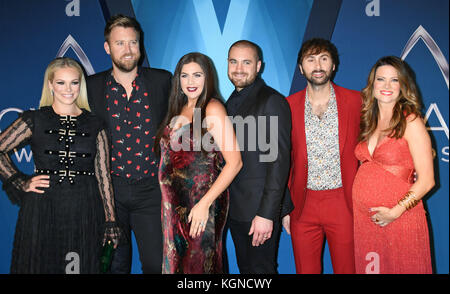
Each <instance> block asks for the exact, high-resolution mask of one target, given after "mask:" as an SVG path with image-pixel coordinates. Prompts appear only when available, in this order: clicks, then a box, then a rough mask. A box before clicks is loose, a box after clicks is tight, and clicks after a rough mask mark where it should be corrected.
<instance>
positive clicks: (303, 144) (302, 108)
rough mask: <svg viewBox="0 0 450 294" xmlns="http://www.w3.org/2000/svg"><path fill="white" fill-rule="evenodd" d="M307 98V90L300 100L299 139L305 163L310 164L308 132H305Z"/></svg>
mask: <svg viewBox="0 0 450 294" xmlns="http://www.w3.org/2000/svg"><path fill="white" fill-rule="evenodd" d="M305 98H306V90H305V91H304V92H302V93H301V95H300V99H299V105H298V106H299V110H300V111H299V114H300V117H299V119H300V120H299V121H300V125H299V129H298V132H299V134H298V135H299V138H300V140H299V141H300V149H301V150H303V152H302V155H303V157H304V159H305V162H308V152H307V150H306V131H305Z"/></svg>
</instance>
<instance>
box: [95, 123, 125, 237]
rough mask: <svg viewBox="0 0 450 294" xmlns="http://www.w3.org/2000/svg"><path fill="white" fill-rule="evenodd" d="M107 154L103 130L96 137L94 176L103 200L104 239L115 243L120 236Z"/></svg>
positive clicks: (107, 148) (105, 137)
mask: <svg viewBox="0 0 450 294" xmlns="http://www.w3.org/2000/svg"><path fill="white" fill-rule="evenodd" d="M109 152H110V150H109V140H108V136H107V134H106V131H105V130H104V129H103V130H101V131H100V132H99V133H98V135H97V155H96V156H95V176H96V177H97V181H98V186H99V190H100V195H101V197H102V200H103V208H104V210H105V218H106V231H105V239H106V238H108V237H109V238H111V239H113V240H114V241H117V240H118V238H119V235H120V234H119V229H118V226H117V225H116V215H115V207H114V190H113V187H112V181H111V173H110V164H109V160H110V157H109V156H110V154H109ZM116 244H117V243H116Z"/></svg>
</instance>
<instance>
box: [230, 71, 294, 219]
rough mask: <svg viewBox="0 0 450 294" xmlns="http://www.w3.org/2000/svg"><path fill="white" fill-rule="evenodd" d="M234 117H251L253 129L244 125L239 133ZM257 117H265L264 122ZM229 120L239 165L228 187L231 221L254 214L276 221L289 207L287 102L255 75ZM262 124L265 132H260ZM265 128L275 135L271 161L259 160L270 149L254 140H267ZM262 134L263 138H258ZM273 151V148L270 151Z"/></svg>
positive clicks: (289, 119)
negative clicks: (238, 149)
mask: <svg viewBox="0 0 450 294" xmlns="http://www.w3.org/2000/svg"><path fill="white" fill-rule="evenodd" d="M237 116H242V117H243V118H244V119H245V118H246V117H249V116H250V117H254V118H255V120H254V121H255V122H256V129H255V131H251V130H250V129H248V128H245V132H244V135H243V136H242V134H240V131H239V130H238V127H237V125H236V121H237V118H236V117H237ZM271 116H274V117H277V118H278V127H277V126H276V125H275V124H271V121H270V117H271ZM261 117H265V118H266V121H265V123H264V121H263V120H261ZM258 118H259V119H258ZM233 123H234V126H235V130H236V137H237V139H238V141H239V146H240V147H241V156H242V163H243V166H242V169H241V170H240V172H239V173H238V175H237V176H236V177H235V179H234V180H233V182H232V183H231V185H230V187H229V190H230V213H229V216H230V218H231V219H233V220H237V221H246V222H247V221H248V222H249V221H252V219H253V218H254V217H255V216H256V215H258V216H261V217H264V218H267V219H271V220H274V221H276V220H279V219H280V217H282V216H284V215H286V214H288V213H289V212H290V211H291V210H292V209H293V205H292V202H291V199H290V195H289V192H288V191H289V190H288V189H287V188H286V185H287V181H288V176H289V168H290V157H291V153H290V152H291V112H290V109H289V105H288V103H287V101H286V99H285V98H284V96H283V95H281V94H280V93H278V92H277V91H276V90H274V89H272V88H271V87H269V86H267V85H266V84H265V83H264V81H263V80H262V79H260V78H258V79H257V80H256V81H255V85H254V87H253V89H252V90H251V92H250V93H249V95H248V97H247V98H245V100H244V101H243V102H242V104H241V105H240V106H239V109H238V111H237V114H236V115H235V116H234V118H233ZM264 127H265V130H266V132H264V131H263V130H264ZM269 130H272V133H273V134H275V133H276V134H277V135H278V138H277V139H278V140H277V142H272V143H273V144H272V145H274V146H273V147H271V148H275V149H276V148H277V149H278V153H277V154H276V153H275V157H274V161H271V162H261V155H262V156H264V155H265V156H267V155H268V154H269V153H270V149H269V150H266V151H262V150H261V147H264V146H262V145H261V144H259V143H258V142H259V141H263V142H267V143H269V142H270V131H269ZM255 132H256V135H255V134H254V133H255ZM273 134H272V135H273ZM262 135H263V136H265V137H261V138H260V136H262ZM252 137H253V138H256V151H252V150H250V149H253V148H251V144H250V145H249V139H252ZM274 139H275V137H274ZM253 145H255V143H253ZM253 150H255V149H253ZM273 153H274V150H272V154H273ZM285 193H286V197H285Z"/></svg>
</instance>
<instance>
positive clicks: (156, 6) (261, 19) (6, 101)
mask: <svg viewBox="0 0 450 294" xmlns="http://www.w3.org/2000/svg"><path fill="white" fill-rule="evenodd" d="M448 5H449V2H448V1H447V0H430V1H426V2H423V1H420V0H397V1H382V0H373V1H369V0H367V1H366V0H345V1H335V0H333V1H332V0H329V1H319V0H316V1H313V0H277V1H275V0H131V1H114V0H98V1H97V0H41V1H33V0H17V1H8V0H0V33H1V35H2V37H3V41H2V46H1V47H0V53H1V55H0V56H3V60H2V61H3V63H2V66H1V67H0V81H1V86H2V96H1V99H0V130H2V129H4V128H5V127H7V126H8V125H9V124H10V123H11V122H12V121H13V120H14V119H15V118H17V112H20V111H22V110H26V109H30V108H36V107H37V105H38V102H39V97H40V91H41V88H42V79H43V75H44V71H45V68H46V66H47V64H48V62H49V61H50V60H51V59H53V58H54V57H56V55H57V54H58V53H59V54H60V55H61V54H64V55H66V56H70V57H74V58H76V59H78V60H80V61H82V63H83V65H84V66H85V68H86V70H87V71H88V72H89V73H92V72H99V71H102V70H105V69H107V68H109V67H110V66H111V62H110V59H109V56H108V55H106V53H105V52H104V50H103V28H104V25H105V18H106V19H107V18H108V17H109V16H110V15H113V14H116V13H119V12H122V13H125V14H128V15H134V16H136V18H137V19H138V20H139V22H140V23H141V25H142V27H143V30H144V32H145V36H144V46H145V51H146V54H147V60H146V63H147V62H148V63H149V64H150V65H151V66H152V67H158V68H164V69H166V70H169V71H171V72H173V71H174V69H175V65H176V63H177V62H178V60H179V58H180V57H181V56H182V55H184V54H186V53H188V52H192V51H198V52H202V53H204V54H207V55H208V56H210V57H211V59H212V60H213V61H214V64H215V67H216V70H217V73H218V78H219V87H220V92H221V95H222V96H223V97H224V99H225V100H226V99H227V98H228V96H229V95H230V93H231V92H232V90H233V86H232V84H231V83H230V82H229V80H228V78H227V75H226V72H227V69H226V67H227V61H226V57H227V51H228V48H229V46H230V45H231V44H232V43H233V42H234V41H236V40H239V39H249V40H251V41H254V42H256V43H257V44H259V45H260V47H261V48H262V50H263V54H264V62H265V70H264V72H263V74H262V77H263V78H264V79H265V81H266V82H267V83H268V84H269V85H271V86H272V87H274V88H275V89H277V90H278V91H280V92H281V93H282V94H284V95H286V96H287V95H289V94H291V93H293V92H295V91H297V90H300V89H302V88H303V87H304V86H305V82H304V80H303V79H302V77H301V76H300V75H299V73H298V69H297V66H296V59H297V53H298V50H299V49H300V46H301V44H302V42H303V40H304V39H308V38H310V37H313V36H320V37H325V38H330V39H331V40H332V42H334V43H335V44H336V46H337V48H338V50H339V52H340V58H341V66H340V68H339V71H338V73H337V75H336V78H335V82H336V83H337V84H339V85H341V86H344V87H347V88H352V89H356V90H360V89H362V88H363V86H364V85H365V82H366V78H367V75H368V72H369V70H370V68H371V66H372V65H373V64H374V63H375V61H376V60H377V59H378V58H379V57H381V56H384V55H397V56H402V57H403V58H405V60H406V61H407V62H408V63H409V64H410V65H411V67H412V68H413V69H414V71H415V73H416V78H417V82H418V84H419V87H420V90H421V93H422V96H423V102H424V109H423V113H424V115H425V117H426V119H427V121H428V126H429V129H430V134H431V136H432V138H433V144H434V146H433V147H434V149H435V150H436V153H437V156H436V160H435V166H436V182H437V186H436V188H435V189H434V190H433V191H432V193H430V194H429V196H428V197H427V198H426V199H427V200H426V206H427V209H428V212H429V214H428V215H429V222H430V229H431V230H430V231H431V237H432V247H433V249H434V250H433V252H434V258H433V260H434V262H435V272H437V273H448V272H449V266H448V264H449V256H448V252H449V240H448V236H449V226H448V225H449V205H448V196H449V184H448V171H449V167H448V159H449V158H448V154H449V144H448V142H449V133H448V121H449V118H448V100H449V95H448V93H449V92H448V89H449V88H448V35H449V34H448V33H449V32H448V27H449V26H448V25H449V24H448V19H449V17H448V16H449V15H448ZM63 44H64V45H65V46H64V45H63ZM64 49H67V50H64ZM13 160H14V162H15V163H16V164H17V165H18V167H19V168H20V169H22V170H23V171H25V172H28V173H31V172H32V170H33V160H32V154H31V151H30V149H29V148H28V147H27V148H25V149H21V150H17V152H16V153H14V154H13ZM17 211H18V208H17V207H15V206H13V205H11V204H10V203H9V201H8V200H7V198H6V195H4V193H3V191H0V234H1V236H2V239H1V240H0V273H8V272H9V264H10V259H11V250H12V241H13V237H14V228H15V222H16V219H17ZM133 246H134V249H135V250H137V249H136V246H135V243H133ZM226 246H227V254H228V260H229V268H230V273H238V272H239V271H238V269H237V265H236V258H235V254H234V246H233V243H232V241H231V237H230V236H229V234H228V235H227V242H226ZM136 252H137V251H135V253H136ZM278 261H279V271H280V273H294V272H295V266H294V261H293V254H292V247H291V241H290V237H289V236H288V235H287V234H286V233H285V232H283V233H282V236H281V241H280V250H279V257H278ZM132 272H133V273H139V272H140V263H139V259H138V255H137V254H135V255H134V257H133V267H132ZM324 272H325V273H332V267H331V262H330V257H329V253H328V249H327V248H326V249H325V251H324Z"/></svg>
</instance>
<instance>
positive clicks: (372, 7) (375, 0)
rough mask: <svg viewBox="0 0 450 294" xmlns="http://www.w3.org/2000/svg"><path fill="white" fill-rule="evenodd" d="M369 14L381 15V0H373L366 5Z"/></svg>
mask: <svg viewBox="0 0 450 294" xmlns="http://www.w3.org/2000/svg"><path fill="white" fill-rule="evenodd" d="M366 15H367V16H370V17H371V16H380V0H372V1H370V2H369V3H368V4H367V5H366Z"/></svg>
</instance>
